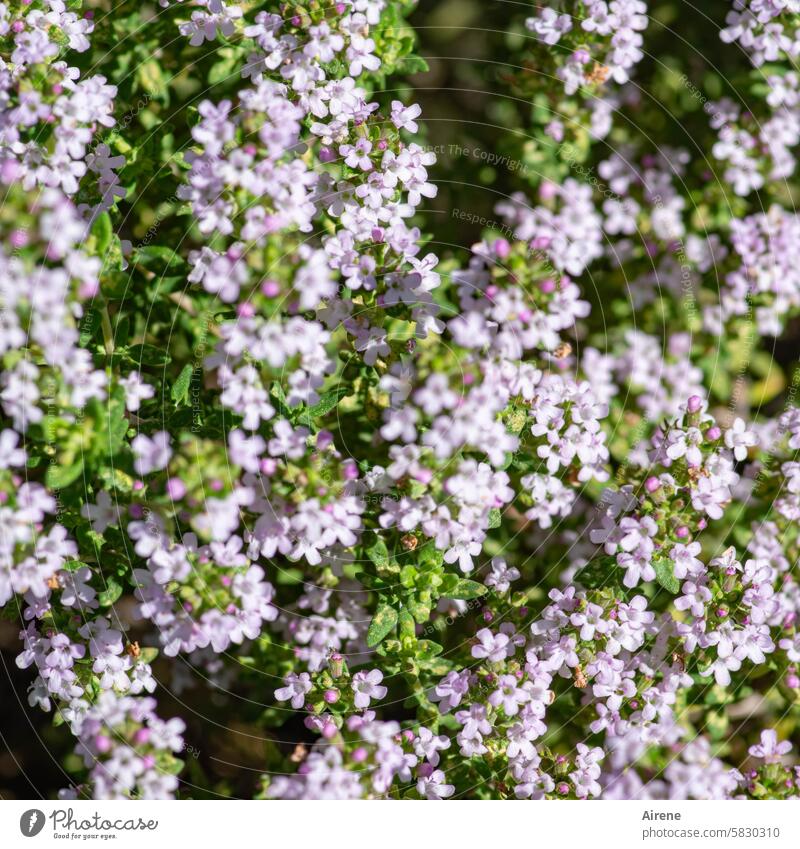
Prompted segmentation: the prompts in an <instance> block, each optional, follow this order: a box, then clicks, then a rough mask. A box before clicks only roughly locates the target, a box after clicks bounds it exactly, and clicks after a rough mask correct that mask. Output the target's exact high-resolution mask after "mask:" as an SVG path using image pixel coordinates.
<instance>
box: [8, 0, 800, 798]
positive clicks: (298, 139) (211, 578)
mask: <svg viewBox="0 0 800 849" xmlns="http://www.w3.org/2000/svg"><path fill="white" fill-rule="evenodd" d="M505 5H507V6H509V8H507V9H504V11H503V15H505V16H506V17H502V18H501V19H502V21H503V29H502V30H498V27H497V25H496V24H494V23H493V24H492V25H491V26H490V24H489V23H487V22H486V21H484V24H485V26H486V29H487V30H489V29H492V30H493V31H496V32H497V33H499V35H496V36H495V37H498V38H506V36H507V40H506V41H504V42H503V44H505V45H506V48H505V50H504V52H503V54H502V55H503V56H504V59H503V61H507V67H504V69H503V71H502V73H498V75H497V78H496V81H495V82H496V85H497V87H498V92H499V93H498V94H497V97H498V99H500V100H503V101H504V105H503V104H501V106H502V108H500V107H498V112H497V114H498V115H500V116H501V118H502V121H503V122H504V125H503V126H504V130H505V131H504V132H503V133H502V134H501V133H499V132H498V129H497V124H496V123H494V124H493V123H492V121H493V120H494V119H493V118H491V116H490V115H489V114H488V113H487V115H486V116H484V119H485V121H486V123H485V127H484V130H485V129H488V130H489V131H490V132H489V133H488V138H489V139H491V140H492V141H491V142H490V143H493V144H496V147H497V151H498V152H497V153H496V154H494V153H493V154H492V158H491V159H490V158H489V157H487V156H482V157H481V158H482V159H483V160H484V161H491V162H495V163H497V162H500V161H503V162H514V163H516V165H515V167H514V168H513V169H509V170H510V171H511V172H513V173H511V174H510V175H509V176H508V179H506V180H504V181H503V182H502V183H498V185H499V188H498V189H496V190H494V189H493V190H489V189H488V188H487V187H488V186H489V185H491V183H492V180H493V179H494V178H493V177H492V176H491V175H489V176H487V175H486V173H484V172H481V173H483V176H482V177H481V179H482V180H483V181H484V183H485V184H486V185H485V186H477V185H475V184H474V183H473V182H471V181H469V180H467V179H464V182H463V184H462V185H460V186H458V187H457V188H456V189H453V188H448V192H449V193H450V195H449V197H450V198H451V199H452V193H453V191H457V192H458V196H459V197H460V198H461V201H460V202H461V203H462V204H463V205H464V208H469V205H470V203H471V202H472V201H471V198H472V197H474V196H475V195H476V194H480V195H481V196H482V197H483V196H484V195H485V194H486V193H490V194H491V193H492V192H493V194H492V197H493V203H492V206H493V212H491V213H490V214H491V215H493V216H494V218H487V217H486V216H481V220H482V221H483V222H484V223H485V224H486V227H485V228H483V230H482V232H481V233H480V237H479V238H478V240H477V241H474V240H472V239H471V238H467V237H468V236H469V228H468V227H461V228H458V229H457V231H456V236H457V238H460V239H461V241H460V242H458V243H454V242H453V241H451V240H449V239H448V238H438V236H437V220H436V216H435V215H432V214H429V213H430V210H431V208H433V209H434V210H435V209H436V207H435V204H436V203H438V202H440V201H439V200H438V198H437V179H436V177H437V168H438V167H439V166H438V165H437V155H436V152H435V151H434V150H433V148H434V147H435V146H434V145H432V144H430V143H429V136H428V129H427V127H426V124H425V117H424V116H423V115H422V109H421V107H420V105H419V104H418V103H417V102H416V99H415V95H414V91H413V89H412V88H410V84H409V79H411V80H412V81H413V80H418V79H419V77H418V76H417V77H414V76H413V75H415V74H417V75H419V74H421V73H424V72H425V71H426V69H427V65H426V62H425V61H424V60H423V59H421V58H420V56H419V55H417V53H416V52H415V51H416V50H417V46H416V42H415V35H414V30H413V27H412V24H411V23H409V17H410V16H412V15H413V16H417V15H421V14H424V13H425V11H426V10H425V9H423V10H422V11H419V10H415V3H414V2H413V0H342V2H337V3H327V2H321V0H306V2H303V3H302V4H294V3H278V2H266V3H259V2H254V3H251V2H242V3H231V4H226V3H223V2H221V0H194V2H192V3H188V2H187V3H181V2H177V3H176V2H170V0H161V2H160V5H159V7H147V6H143V5H142V4H141V3H137V2H132V1H131V2H129V0H123V2H121V3H118V4H111V3H108V2H106V0H96V2H91V3H84V2H81V0H68V2H62V0H13V2H8V3H5V4H0V38H1V39H2V51H3V52H2V59H3V62H2V66H0V89H1V90H2V103H1V104H0V110H1V113H0V114H2V128H1V129H0V182H2V190H3V204H2V208H0V222H1V224H2V246H1V247H0V305H1V306H2V313H1V314H0V318H1V319H2V321H1V322H0V328H1V331H0V354H1V355H2V373H1V374H0V416H1V417H2V422H0V425H1V427H0V606H2V612H3V616H4V619H5V621H4V623H3V626H4V628H5V627H7V629H10V630H11V631H12V632H13V634H14V638H15V639H16V636H17V633H18V638H19V639H18V641H17V647H16V649H15V652H14V654H15V656H16V665H17V666H18V667H19V668H20V669H21V670H26V672H25V673H24V674H25V675H26V677H25V679H24V680H25V683H26V686H27V700H28V704H29V705H30V708H31V709H32V710H34V709H35V710H42V711H44V712H46V713H49V714H50V715H51V716H52V719H53V724H54V725H55V726H56V729H55V730H54V732H53V733H52V734H51V735H50V736H49V737H48V740H52V741H53V742H52V746H53V748H54V751H57V752H58V753H59V758H60V759H61V761H62V762H63V764H64V766H65V767H66V768H67V769H68V770H70V771H71V772H72V774H73V776H74V781H73V784H72V785H71V786H70V787H69V788H65V789H64V790H62V792H61V795H62V797H63V798H74V797H76V796H89V797H94V798H164V797H175V796H178V797H184V798H189V797H206V796H212V795H213V796H219V795H241V794H244V795H250V796H253V795H255V796H258V797H260V798H270V799H295V798H312V799H319V798H362V797H367V798H376V797H391V798H425V799H444V798H450V797H458V798H476V797H477V798H503V799H505V798H533V799H543V798H548V799H549V798H579V799H588V798H605V799H614V798H639V799H644V798H671V799H689V798H691V799H704V798H772V799H779V798H780V799H783V798H794V797H796V796H797V795H798V788H800V767H798V766H795V763H796V754H797V749H796V744H797V743H798V740H800V735H799V733H798V729H799V728H800V673H798V666H800V620H799V619H798V615H800V584H798V573H797V560H798V556H799V554H800V538H799V535H798V530H797V528H798V519H800V457H798V452H800V406H798V399H797V382H798V379H800V371H798V370H797V363H796V351H797V348H796V342H797V317H798V315H800V272H798V270H797V262H796V259H797V255H798V251H800V221H799V220H798V216H797V213H796V211H795V210H794V207H793V198H794V197H795V196H796V192H797V190H798V189H800V186H799V185H797V183H796V182H795V179H794V178H795V170H796V162H795V155H796V149H797V147H798V144H800V89H799V88H798V77H797V74H796V72H795V71H793V70H792V60H793V59H795V58H797V45H798V44H800V41H798V39H797V37H796V31H797V29H798V23H799V22H800V4H797V3H795V2H788V1H787V2H777V0H773V2H766V0H764V2H756V0H753V1H752V2H744V0H735V2H732V3H722V2H721V3H719V4H717V5H718V6H719V9H717V12H718V15H717V17H718V20H717V21H716V22H714V23H712V22H711V20H710V19H709V18H704V19H703V20H704V21H705V24H704V28H702V29H701V33H702V34H701V35H699V36H698V38H699V41H698V43H697V45H696V46H695V47H692V46H691V45H690V44H689V43H688V42H681V43H680V44H679V45H678V47H677V48H676V42H675V39H674V38H672V27H674V26H676V19H675V15H676V14H677V13H676V8H675V4H674V3H672V2H651V3H650V4H647V3H645V2H642V0H612V2H604V0H596V2H589V3H576V2H568V1H567V0H564V2H552V3H547V4H530V8H529V9H527V10H525V9H520V8H519V4H516V5H514V6H513V7H512V6H511V5H510V4H505ZM523 5H524V4H523ZM723 7H724V8H723ZM415 21H416V17H414V18H412V23H413V22H415ZM649 40H652V43H650V41H649ZM690 41H691V38H690ZM734 43H735V44H734ZM681 45H682V46H681ZM676 49H678V50H683V51H684V53H683V55H681V54H680V53H678V54H677V57H676V55H675V54H674V53H673V52H671V51H674V50H676ZM704 50H707V51H709V52H710V53H713V55H714V56H715V57H716V55H717V54H718V53H719V54H723V59H721V60H720V62H719V64H714V63H708V65H707V66H705V70H706V76H705V78H704V79H703V80H701V82H699V83H695V82H693V81H692V80H693V79H695V78H696V79H698V80H700V79H701V73H702V69H701V70H698V66H699V65H701V64H702V62H703V51H704ZM497 52H498V55H501V54H500V50H499V48H498V51H497ZM662 55H663V56H664V57H665V58H664V60H663V61H662V60H661V59H659V57H660V56H662ZM654 57H655V58H654ZM681 61H682V62H683V64H680V62H681ZM712 69H713V70H712ZM720 69H722V70H720ZM701 85H702V86H703V87H702V88H701V87H700V86H701ZM704 92H707V94H706V93H704ZM492 114H494V113H492ZM673 124H675V126H673ZM471 132H472V131H471ZM474 132H476V133H478V134H480V132H482V131H481V130H475V131H474ZM517 166H519V167H517ZM489 170H490V171H491V169H489ZM493 173H494V172H493ZM484 189H486V191H484ZM475 202H476V203H477V201H475ZM456 211H457V210H454V214H455V212H456ZM462 211H463V208H462ZM470 215H472V213H470ZM475 216H477V213H476V214H475V215H474V216H473V217H472V218H470V219H469V220H472V221H474V220H477V218H476V217H475ZM457 217H458V219H459V220H460V221H462V222H463V221H464V219H465V216H464V215H463V214H459V215H458V216H457ZM423 227H424V228H427V230H429V231H430V232H424V231H423V229H421V228H423ZM459 230H460V232H459ZM442 232H444V229H443V231H442ZM465 234H466V235H465ZM465 239H467V240H466V242H465V241H464V240H465ZM459 245H460V247H459ZM793 344H794V345H795V347H792V346H793ZM3 633H7V632H6V631H4V632H3ZM70 735H71V737H72V738H74V740H73V741H72V742H71V743H67V742H66V741H67V740H69V739H70ZM221 764H225V765H226V768H225V769H220V765H221ZM240 766H241V767H243V768H241V769H240V768H239V767H240ZM245 773H246V774H245ZM253 775H256V776H258V779H257V780H256V781H253V779H252V776H253Z"/></svg>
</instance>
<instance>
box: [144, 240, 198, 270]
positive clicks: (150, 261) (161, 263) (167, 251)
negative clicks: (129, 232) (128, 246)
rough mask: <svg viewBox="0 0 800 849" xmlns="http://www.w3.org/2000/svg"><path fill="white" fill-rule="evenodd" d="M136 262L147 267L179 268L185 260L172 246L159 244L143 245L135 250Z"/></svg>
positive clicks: (184, 263)
mask: <svg viewBox="0 0 800 849" xmlns="http://www.w3.org/2000/svg"><path fill="white" fill-rule="evenodd" d="M136 262H138V263H141V264H142V265H144V266H147V267H148V268H153V269H155V268H160V269H162V270H166V269H167V268H179V267H181V266H183V265H186V261H185V260H184V259H183V257H181V256H180V254H178V253H177V252H176V251H175V249H174V248H166V247H161V246H160V245H145V246H144V247H142V248H138V249H137V250H136Z"/></svg>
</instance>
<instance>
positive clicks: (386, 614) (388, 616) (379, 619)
mask: <svg viewBox="0 0 800 849" xmlns="http://www.w3.org/2000/svg"><path fill="white" fill-rule="evenodd" d="M396 624H397V611H396V610H395V609H394V608H393V607H391V606H390V605H388V604H382V605H380V606H379V607H378V610H377V612H376V613H375V615H374V616H373V617H372V622H370V623H369V630H368V631H367V645H368V646H369V647H370V648H374V647H375V646H377V645H378V644H379V643H380V642H381V641H382V640H383V638H384V637H385V636H386V635H387V634H388V633H389V632H390V631H391V630H392V628H394V626H395V625H396Z"/></svg>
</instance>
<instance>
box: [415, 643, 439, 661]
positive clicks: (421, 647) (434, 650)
mask: <svg viewBox="0 0 800 849" xmlns="http://www.w3.org/2000/svg"><path fill="white" fill-rule="evenodd" d="M442 651H443V649H442V647H441V646H440V645H439V643H434V642H433V640H420V641H419V642H418V643H417V657H418V658H419V659H420V660H430V659H431V658H432V657H436V655H439V654H441V653H442Z"/></svg>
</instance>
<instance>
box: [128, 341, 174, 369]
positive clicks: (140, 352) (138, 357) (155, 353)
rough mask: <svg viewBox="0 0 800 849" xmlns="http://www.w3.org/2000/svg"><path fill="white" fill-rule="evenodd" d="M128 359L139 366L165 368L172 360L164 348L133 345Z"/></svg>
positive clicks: (129, 350)
mask: <svg viewBox="0 0 800 849" xmlns="http://www.w3.org/2000/svg"><path fill="white" fill-rule="evenodd" d="M128 357H129V358H130V359H131V360H133V361H134V362H135V363H136V364H137V365H145V366H165V365H166V364H167V363H168V362H169V361H170V360H171V359H172V357H170V355H169V354H168V353H167V352H166V351H165V350H164V349H163V348H156V346H155V345H146V344H142V345H131V347H130V348H128Z"/></svg>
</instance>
